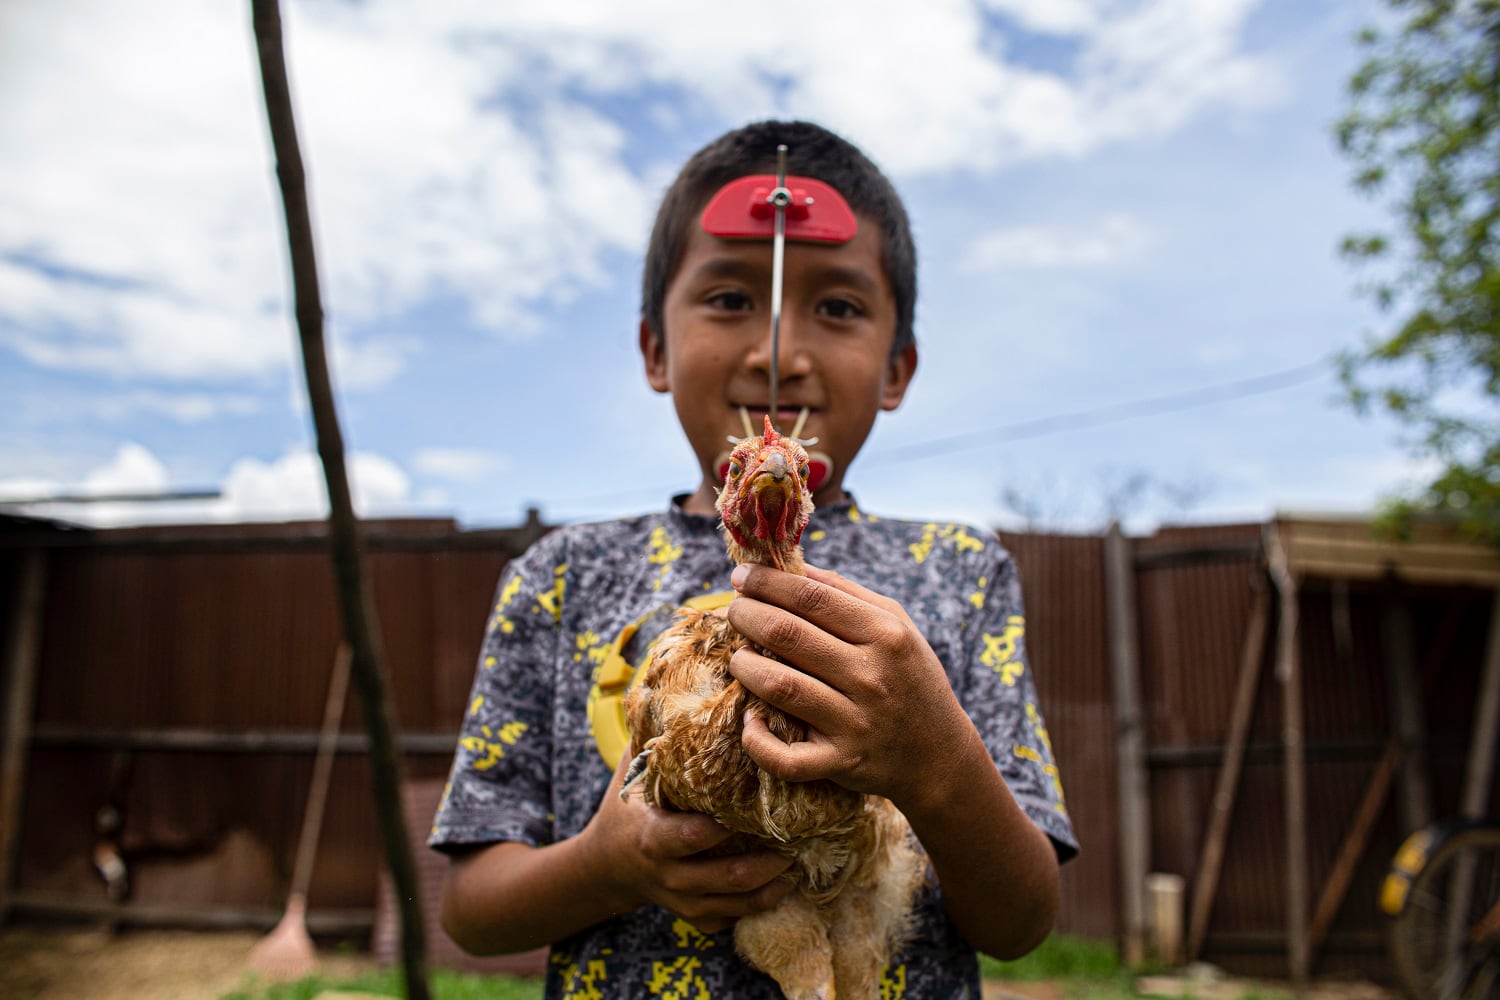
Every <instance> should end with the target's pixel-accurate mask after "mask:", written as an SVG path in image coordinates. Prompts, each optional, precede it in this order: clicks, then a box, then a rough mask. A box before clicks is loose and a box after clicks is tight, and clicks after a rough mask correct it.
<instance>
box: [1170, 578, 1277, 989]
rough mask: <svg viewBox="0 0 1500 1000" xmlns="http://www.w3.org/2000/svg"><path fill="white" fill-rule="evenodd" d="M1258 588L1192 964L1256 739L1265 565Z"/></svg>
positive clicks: (1202, 871)
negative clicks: (1247, 753)
mask: <svg viewBox="0 0 1500 1000" xmlns="http://www.w3.org/2000/svg"><path fill="white" fill-rule="evenodd" d="M1253 586H1254V589H1255V598H1254V604H1253V605H1252V606H1251V609H1250V624H1249V625H1248V626H1247V627H1246V629H1245V642H1244V645H1243V646H1242V647H1241V649H1240V674H1239V679H1238V680H1237V681H1236V682H1235V688H1234V703H1233V705H1232V706H1231V707H1230V710H1229V732H1228V737H1227V740H1226V742H1225V744H1224V760H1223V762H1222V763H1221V764H1220V765H1219V777H1218V779H1217V780H1216V781H1215V782H1214V797H1213V801H1212V803H1210V810H1211V815H1210V817H1209V821H1208V834H1207V835H1206V836H1205V837H1204V839H1203V850H1202V851H1201V852H1200V853H1199V855H1198V868H1197V874H1196V876H1195V878H1194V879H1193V902H1192V910H1191V913H1190V916H1189V919H1188V943H1187V961H1188V962H1189V963H1192V962H1196V961H1197V960H1198V955H1199V954H1200V953H1201V952H1202V950H1203V940H1204V938H1205V937H1207V936H1208V919H1209V915H1210V914H1211V913H1212V912H1213V906H1214V896H1215V895H1216V894H1217V893H1218V891H1219V874H1220V871H1221V870H1222V868H1223V864H1224V849H1225V846H1226V845H1227V843H1228V841H1229V822H1230V820H1231V819H1233V818H1234V803H1235V798H1236V797H1237V795H1238V793H1239V784H1240V774H1241V773H1242V772H1243V770H1244V764H1245V744H1246V742H1247V741H1248V740H1249V738H1250V724H1251V723H1252V722H1253V721H1254V720H1255V695H1256V693H1257V691H1258V690H1259V688H1260V675H1261V664H1262V663H1263V662H1264V661H1265V653H1266V632H1267V627H1268V626H1269V624H1270V619H1271V592H1270V590H1269V589H1268V588H1267V587H1266V582H1265V578H1264V576H1263V575H1262V572H1261V568H1260V567H1259V566H1257V567H1256V572H1255V577H1254V583H1253Z"/></svg>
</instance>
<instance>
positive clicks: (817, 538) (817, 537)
mask: <svg viewBox="0 0 1500 1000" xmlns="http://www.w3.org/2000/svg"><path fill="white" fill-rule="evenodd" d="M827 537H828V532H826V531H824V530H823V529H822V528H819V529H818V530H817V531H813V532H810V533H809V534H808V536H807V540H808V541H809V542H821V541H822V540H823V539H825V538H827Z"/></svg>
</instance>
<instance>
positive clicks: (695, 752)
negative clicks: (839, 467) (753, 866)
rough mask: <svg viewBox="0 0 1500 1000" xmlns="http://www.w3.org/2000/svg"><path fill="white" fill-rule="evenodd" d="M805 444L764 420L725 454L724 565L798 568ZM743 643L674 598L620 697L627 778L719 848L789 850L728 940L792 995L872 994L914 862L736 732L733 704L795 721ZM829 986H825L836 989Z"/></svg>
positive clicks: (879, 819) (774, 721) (800, 733)
mask: <svg viewBox="0 0 1500 1000" xmlns="http://www.w3.org/2000/svg"><path fill="white" fill-rule="evenodd" d="M806 466H807V455H806V452H805V451H804V450H803V449H802V446H801V445H800V444H798V443H797V442H796V441H794V440H792V439H790V438H786V437H783V436H781V435H779V434H777V433H776V431H775V430H774V429H772V427H771V424H770V421H769V419H768V420H767V421H766V430H765V434H764V435H763V436H762V437H752V438H746V439H745V440H743V441H741V442H740V443H739V444H738V445H737V446H736V448H735V450H734V452H733V453H732V455H731V458H730V465H729V474H728V476H727V477H726V481H725V485H724V488H723V489H722V490H721V491H720V494H719V500H718V509H719V513H720V514H721V515H722V516H723V519H724V527H725V531H726V533H727V535H728V540H727V544H728V550H729V556H730V558H731V559H733V560H734V561H735V562H736V563H741V562H753V563H761V564H763V565H770V566H776V567H777V568H779V569H783V570H786V571H787V572H791V573H798V574H802V573H804V572H805V570H804V567H803V561H802V549H801V545H800V542H801V537H802V530H803V528H804V527H805V526H806V524H807V520H808V517H809V516H810V515H811V513H812V506H813V505H812V499H811V497H810V496H809V495H808V491H807V489H806V486H805V479H806ZM747 644H748V640H747V639H746V638H745V637H744V636H742V635H740V634H739V633H738V632H737V631H736V630H735V629H734V627H733V626H731V625H730V624H729V621H728V619H727V618H725V617H724V616H723V614H722V613H720V612H712V611H709V612H703V611H684V612H682V614H681V616H680V617H679V619H678V620H677V622H676V623H675V624H674V625H673V626H672V628H670V629H669V630H668V631H667V632H665V633H663V635H662V636H661V638H660V639H659V640H657V642H656V645H655V646H654V648H653V651H652V656H651V659H650V661H649V662H648V663H647V664H646V666H645V667H643V668H642V672H641V676H640V677H638V678H636V679H635V683H634V684H633V686H632V687H631V690H630V693H629V695H628V696H627V698H626V701H625V710H626V718H627V721H628V723H629V726H630V731H631V748H630V752H631V755H632V757H633V758H634V760H635V763H634V764H633V766H632V768H631V775H630V778H629V779H628V784H627V790H628V788H629V787H632V786H633V785H634V784H636V783H638V784H640V786H641V787H642V789H643V791H644V794H645V798H646V801H647V802H649V803H651V804H652V805H656V806H659V807H661V808H664V809H675V810H682V811H691V812H700V813H704V814H706V815H708V816H711V817H712V818H713V819H714V820H716V821H717V822H719V823H720V824H721V825H723V826H724V827H726V828H727V829H729V830H731V831H733V832H734V833H735V834H736V836H734V837H731V838H730V840H729V841H726V842H725V843H724V844H723V845H721V846H720V848H718V852H719V853H730V852H738V851H743V850H746V849H748V848H750V847H766V848H770V849H772V850H775V851H778V852H780V853H782V854H785V855H786V856H788V857H791V858H793V859H794V863H793V868H792V871H793V873H794V874H795V876H796V878H797V887H796V889H795V890H794V891H793V892H791V893H789V894H788V895H787V896H786V897H785V898H784V899H783V900H782V901H781V903H779V904H778V905H777V906H776V907H775V908H773V909H771V910H769V911H766V912H764V913H760V914H756V915H754V916H750V917H744V918H742V919H741V920H740V921H739V922H738V923H737V924H736V925H735V931H734V939H735V946H736V948H737V950H738V951H739V952H740V954H741V955H743V956H744V958H745V959H746V960H747V961H749V962H750V963H751V964H752V965H754V966H756V967H757V968H759V969H761V970H762V971H764V972H766V973H767V974H769V975H770V976H772V977H773V978H774V979H775V980H776V981H777V983H778V984H779V985H780V986H781V989H782V992H783V993H785V994H786V996H788V997H789V998H792V1000H813V998H818V1000H831V998H833V997H835V996H837V997H839V998H841V1000H864V998H875V997H878V996H879V995H880V988H879V980H880V973H881V969H882V968H883V967H884V966H885V965H886V964H887V963H888V962H889V960H890V958H891V957H892V955H893V954H894V953H895V952H896V951H897V950H898V949H899V947H900V946H901V944H902V943H903V941H904V939H905V937H906V935H907V932H908V929H909V924H910V921H911V913H912V900H913V897H914V896H915V893H916V891H917V888H918V887H919V885H920V883H921V881H922V877H923V873H924V872H925V870H926V862H925V859H924V858H923V856H922V854H921V852H920V850H919V849H918V848H917V847H916V846H915V841H914V839H913V838H912V837H911V835H910V832H909V828H908V826H907V823H906V819H905V817H903V816H902V815H901V813H900V812H899V811H898V810H897V809H896V807H895V806H893V805H892V804H891V803H890V802H889V801H888V800H886V799H883V798H880V797H878V796H869V795H863V794H860V793H859V792H854V791H850V790H849V789H846V788H843V787H841V786H839V785H837V784H834V783H833V782H831V781H826V780H818V781H807V782H788V781H784V780H782V779H780V778H777V777H775V776H774V775H771V774H769V773H768V772H766V771H764V770H762V769H761V768H760V767H759V766H758V765H757V764H756V763H755V762H754V761H753V760H751V759H750V757H749V756H748V755H747V754H746V753H745V750H744V747H743V745H742V743H741V732H742V728H743V720H744V717H745V714H746V713H747V712H749V713H753V714H755V715H758V716H760V717H761V718H763V719H764V720H765V721H766V724H767V727H768V728H769V729H770V731H771V732H772V733H774V734H775V735H776V736H777V737H779V738H781V739H782V740H784V741H786V742H788V743H793V742H797V741H800V740H803V739H806V737H807V727H806V725H805V724H803V723H802V722H801V721H799V720H798V719H796V718H794V717H792V716H789V715H787V714H786V713H785V712H782V711H780V710H779V709H776V708H774V707H772V706H770V705H768V704H767V703H766V702H764V701H762V700H761V699H760V698H758V697H756V696H755V695H753V694H751V693H750V692H749V691H748V690H746V689H745V688H744V687H743V686H742V685H741V684H740V683H739V681H737V680H735V679H734V678H733V677H732V676H731V675H730V673H729V659H730V657H731V656H732V655H733V654H734V652H735V651H736V650H738V649H740V648H741V647H742V646H745V645H747ZM835 988H836V989H835Z"/></svg>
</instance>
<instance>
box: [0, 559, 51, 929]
mask: <svg viewBox="0 0 1500 1000" xmlns="http://www.w3.org/2000/svg"><path fill="white" fill-rule="evenodd" d="M18 565H19V569H18V572H17V577H18V580H17V586H16V590H15V597H14V600H13V602H12V604H11V607H10V609H9V614H8V616H7V628H6V633H7V634H8V635H9V636H10V643H9V645H8V646H7V648H6V650H5V678H6V685H5V737H4V744H3V747H0V923H4V922H5V918H6V917H7V916H8V914H9V912H10V902H11V888H12V882H13V879H14V875H15V871H16V857H17V856H18V854H19V853H20V849H21V804H22V799H23V798H24V794H25V790H26V761H27V758H28V757H29V756H30V753H31V721H32V719H31V716H32V712H33V711H34V709H35V704H36V673H37V661H38V659H39V657H40V654H41V647H42V611H43V608H44V606H45V598H46V582H47V556H46V553H45V552H44V551H43V550H41V549H27V550H25V551H24V552H22V553H21V557H20V559H19V560H18Z"/></svg>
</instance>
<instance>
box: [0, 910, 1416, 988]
mask: <svg viewBox="0 0 1500 1000" xmlns="http://www.w3.org/2000/svg"><path fill="white" fill-rule="evenodd" d="M261 937H262V935H260V934H257V933H253V932H248V931H245V932H240V931H236V932H214V933H209V932H202V931H164V930H136V931H128V932H123V933H119V934H108V933H106V932H104V931H101V930H93V929H83V928H78V927H36V926H15V927H3V928H0V997H3V998H6V1000H145V998H149V1000H218V998H219V997H221V996H223V995H224V994H225V993H228V992H229V991H231V990H234V989H236V988H243V987H245V986H248V985H251V984H252V983H253V979H252V978H251V974H250V973H248V972H247V971H246V969H245V960H246V957H247V956H248V955H249V953H250V949H251V948H252V947H254V945H255V944H256V942H258V941H259V940H260V939H261ZM319 962H320V964H321V971H322V972H324V973H325V974H327V975H330V976H334V977H339V976H346V975H349V976H352V975H355V974H357V973H359V972H361V971H363V970H366V969H370V968H373V967H374V966H375V962H374V960H373V959H372V958H370V957H369V956H367V955H345V954H329V953H328V952H327V951H326V950H320V952H319ZM1136 985H1137V991H1138V992H1141V993H1143V994H1144V995H1148V996H1159V997H1176V996H1181V995H1183V993H1185V992H1188V991H1189V990H1190V991H1191V993H1192V994H1193V995H1194V996H1197V997H1199V998H1201V1000H1237V998H1239V997H1242V996H1244V995H1245V994H1246V993H1248V992H1253V991H1256V990H1257V987H1263V986H1264V985H1266V984H1252V983H1246V982H1243V981H1232V980H1228V981H1221V982H1215V983H1212V984H1209V983H1205V982H1202V981H1194V982H1191V983H1190V984H1189V982H1188V977H1157V978H1156V980H1155V981H1154V982H1153V981H1150V980H1141V981H1139V982H1138V983H1137V984H1136ZM1184 987H1188V989H1184ZM1272 989H1276V988H1275V987H1272ZM1284 989H1285V987H1284V986H1283V987H1281V988H1280V989H1276V992H1281V991H1283V990H1284ZM1261 995H1265V992H1264V991H1262V992H1261ZM985 997H986V1000H1071V998H1070V995H1069V993H1068V991H1067V990H1066V989H1065V988H1064V986H1062V985H1060V984H1057V983H1047V982H1039V983H1012V982H1006V983H986V984H985ZM1306 1000H1394V998H1393V997H1392V995H1391V994H1389V993H1387V992H1386V991H1384V990H1382V989H1380V988H1379V987H1376V986H1374V985H1372V984H1369V983H1324V984H1318V985H1316V986H1315V987H1314V988H1313V989H1311V990H1309V991H1308V993H1307V994H1306Z"/></svg>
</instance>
